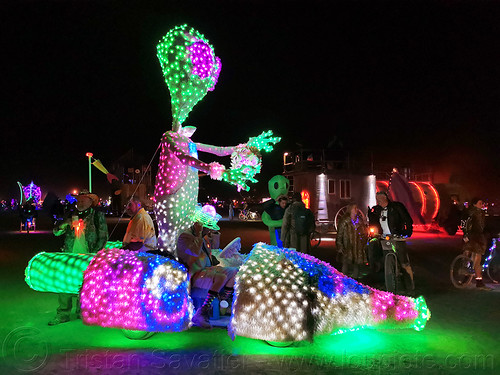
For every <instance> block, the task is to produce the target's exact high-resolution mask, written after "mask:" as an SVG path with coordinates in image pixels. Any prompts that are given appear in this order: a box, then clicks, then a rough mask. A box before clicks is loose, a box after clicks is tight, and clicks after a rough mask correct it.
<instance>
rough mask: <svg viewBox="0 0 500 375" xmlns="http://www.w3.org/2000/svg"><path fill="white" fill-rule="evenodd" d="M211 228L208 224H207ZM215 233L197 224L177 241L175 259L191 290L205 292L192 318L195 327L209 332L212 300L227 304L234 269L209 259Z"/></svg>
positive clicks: (231, 291) (232, 287) (198, 222)
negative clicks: (180, 264) (183, 267)
mask: <svg viewBox="0 0 500 375" xmlns="http://www.w3.org/2000/svg"><path fill="white" fill-rule="evenodd" d="M208 225H210V224H208ZM213 234H214V229H213V228H212V229H211V228H209V227H207V226H205V227H204V225H203V224H202V223H201V222H200V221H197V222H195V223H194V224H193V225H192V226H191V227H190V228H188V229H187V230H186V231H184V232H182V233H181V234H180V236H179V238H178V240H177V255H178V257H179V259H180V260H181V262H183V263H184V264H185V265H186V266H187V268H188V271H189V275H190V278H191V287H193V288H200V289H206V290H208V294H207V296H206V298H205V301H204V302H203V305H202V306H201V307H200V308H199V309H198V310H197V311H196V313H195V314H194V316H193V318H192V322H193V324H194V325H196V326H199V327H201V328H209V329H210V328H212V325H211V324H210V321H209V314H210V307H211V306H212V302H213V301H214V299H216V298H218V299H219V300H220V301H227V300H228V299H230V298H231V297H232V295H233V292H234V282H235V276H236V273H237V272H238V268H236V267H221V266H220V265H215V264H214V258H212V246H211V244H212V243H213V241H212V236H213Z"/></svg>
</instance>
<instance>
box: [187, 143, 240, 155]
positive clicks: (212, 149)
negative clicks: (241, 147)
mask: <svg viewBox="0 0 500 375" xmlns="http://www.w3.org/2000/svg"><path fill="white" fill-rule="evenodd" d="M196 149H197V150H198V151H201V152H206V153H209V154H213V155H217V156H227V155H231V154H232V153H233V152H234V150H235V149H236V146H228V147H220V146H212V145H206V144H203V143H196Z"/></svg>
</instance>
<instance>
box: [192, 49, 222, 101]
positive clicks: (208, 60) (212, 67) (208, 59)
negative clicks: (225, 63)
mask: <svg viewBox="0 0 500 375" xmlns="http://www.w3.org/2000/svg"><path fill="white" fill-rule="evenodd" d="M187 52H188V54H189V57H190V59H191V63H192V65H193V66H192V69H191V74H194V75H197V76H198V77H200V79H204V78H207V77H212V79H213V85H212V86H211V87H210V88H209V89H208V90H209V91H213V89H214V87H215V85H216V84H217V80H218V79H219V74H220V70H221V67H222V64H221V61H220V59H219V58H218V57H215V55H214V51H213V49H212V47H210V45H208V44H207V43H205V42H203V41H201V40H199V41H197V42H194V43H193V44H191V45H190V46H189V47H187Z"/></svg>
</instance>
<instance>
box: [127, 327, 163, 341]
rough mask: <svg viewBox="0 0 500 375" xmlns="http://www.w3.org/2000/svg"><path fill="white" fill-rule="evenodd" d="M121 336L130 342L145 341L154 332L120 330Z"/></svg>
mask: <svg viewBox="0 0 500 375" xmlns="http://www.w3.org/2000/svg"><path fill="white" fill-rule="evenodd" d="M122 332H123V334H124V335H125V337H126V338H128V339H130V340H147V339H149V338H150V337H151V336H153V335H154V334H155V333H156V332H148V331H134V330H130V329H122Z"/></svg>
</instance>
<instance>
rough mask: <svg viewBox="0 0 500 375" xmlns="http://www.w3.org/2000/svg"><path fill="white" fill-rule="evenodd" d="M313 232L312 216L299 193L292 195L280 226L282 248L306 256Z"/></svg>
mask: <svg viewBox="0 0 500 375" xmlns="http://www.w3.org/2000/svg"><path fill="white" fill-rule="evenodd" d="M313 231H314V214H313V213H312V211H311V210H309V209H308V208H306V206H305V204H304V203H303V202H302V197H301V195H300V193H297V192H295V193H293V195H292V204H291V205H290V206H289V207H288V208H287V209H286V211H285V215H284V216H283V224H282V226H281V241H283V247H286V248H294V249H296V250H297V251H300V252H303V253H306V254H308V253H309V250H310V247H311V242H310V235H311V233H312V232H313Z"/></svg>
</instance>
